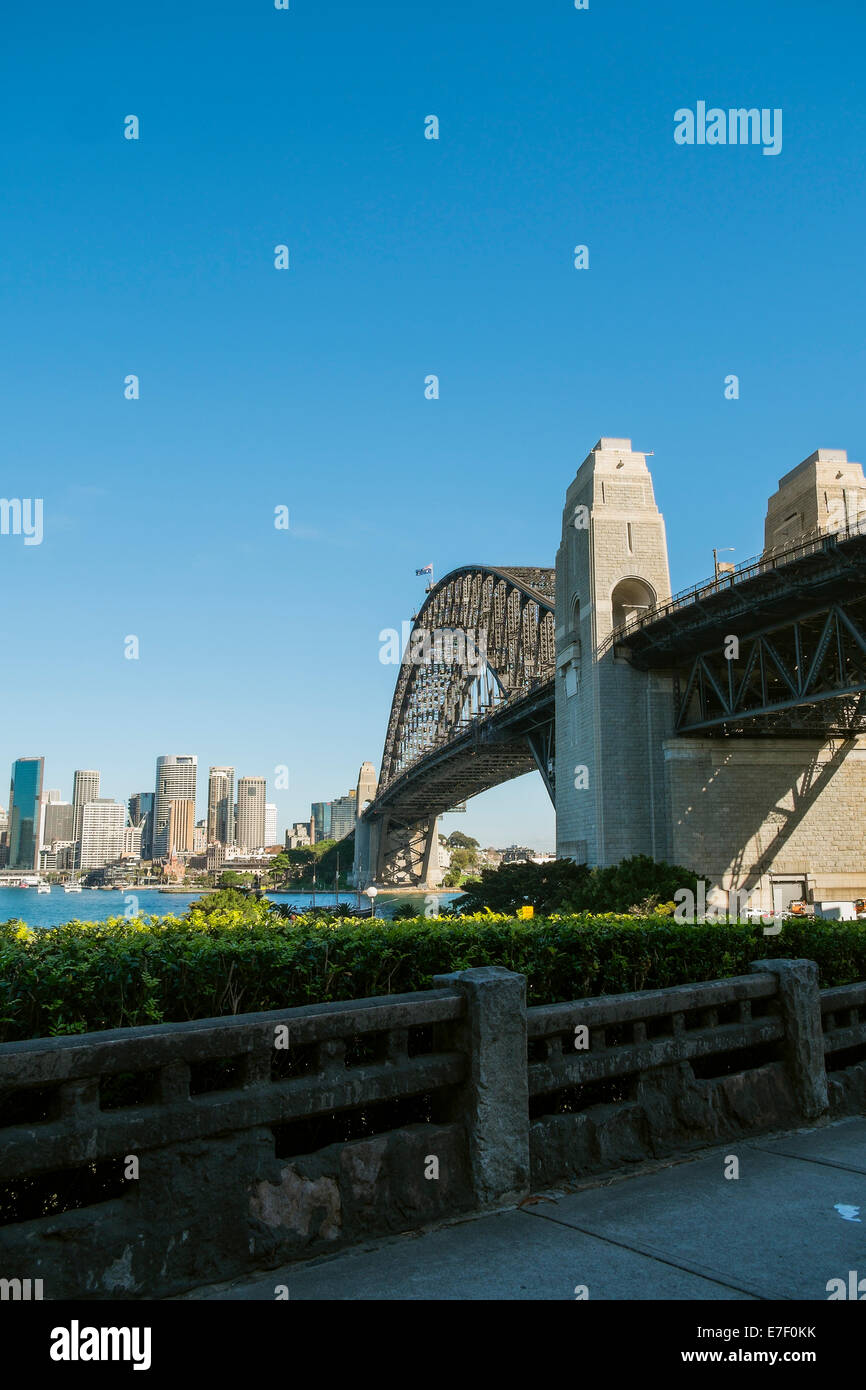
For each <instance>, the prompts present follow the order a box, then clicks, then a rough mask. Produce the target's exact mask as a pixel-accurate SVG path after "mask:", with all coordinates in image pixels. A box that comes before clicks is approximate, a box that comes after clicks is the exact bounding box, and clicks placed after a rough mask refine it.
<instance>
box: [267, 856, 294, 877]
mask: <svg viewBox="0 0 866 1390" xmlns="http://www.w3.org/2000/svg"><path fill="white" fill-rule="evenodd" d="M291 868H292V864H291V860H290V859H289V856H288V854H287V853H286V851H285V850H281V851H280V853H279V854H277V855H275V856H274V858H273V859H272V860H271V862H270V867H269V868H268V875H269V877H271V878H272V879H273V880H274V883H275V884H277V883H285V881H286V879H287V878H288V877H289V874H290V872H291Z"/></svg>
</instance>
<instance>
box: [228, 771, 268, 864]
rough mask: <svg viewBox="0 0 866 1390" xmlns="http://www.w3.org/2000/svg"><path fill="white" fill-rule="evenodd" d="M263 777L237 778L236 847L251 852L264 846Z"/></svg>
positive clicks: (264, 787) (264, 794)
mask: <svg viewBox="0 0 866 1390" xmlns="http://www.w3.org/2000/svg"><path fill="white" fill-rule="evenodd" d="M266 795H267V791H266V784H265V779H264V777H239V778H238V823H237V830H236V832H235V839H236V841H237V846H238V849H240V850H244V851H246V853H248V854H249V853H251V852H252V851H253V850H257V849H264V846H265V796H266Z"/></svg>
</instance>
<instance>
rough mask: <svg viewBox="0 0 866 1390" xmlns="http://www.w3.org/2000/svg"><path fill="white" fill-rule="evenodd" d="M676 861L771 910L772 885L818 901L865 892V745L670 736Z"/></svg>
mask: <svg viewBox="0 0 866 1390" xmlns="http://www.w3.org/2000/svg"><path fill="white" fill-rule="evenodd" d="M664 754H665V786H666V795H667V798H668V801H669V804H670V808H671V837H672V844H671V859H672V861H673V862H674V863H676V864H684V865H686V866H687V867H689V868H691V867H694V868H695V869H696V870H697V872H698V873H701V874H703V875H705V876H706V877H707V878H709V879H710V880H711V881H712V882H713V883H714V884H716V885H718V886H720V887H721V888H723V889H725V890H727V889H730V888H738V889H746V890H748V891H749V892H750V893H752V894H753V897H752V902H753V905H754V906H756V907H758V906H760V907H765V908H769V909H772V907H773V880H774V879H776V880H778V879H782V878H785V877H789V878H795V879H802V880H803V882H804V883H805V885H806V891H807V894H808V895H809V897H810V898H811V900H813V901H816V902H822V901H833V900H835V899H853V898H858V897H864V896H866V817H864V814H863V807H864V805H866V739H858V740H856V742H853V743H849V744H847V745H843V744H840V743H836V744H835V745H832V744H822V743H820V742H816V741H813V740H811V741H810V740H806V739H751V740H750V739H696V738H688V739H685V738H682V739H670V740H668V741H666V742H665V745H664Z"/></svg>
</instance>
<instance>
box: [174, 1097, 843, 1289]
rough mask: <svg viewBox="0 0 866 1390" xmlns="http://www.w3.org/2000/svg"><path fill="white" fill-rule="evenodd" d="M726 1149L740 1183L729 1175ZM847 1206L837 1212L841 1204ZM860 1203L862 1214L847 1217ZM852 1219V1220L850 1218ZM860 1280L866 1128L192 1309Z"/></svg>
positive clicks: (521, 1215) (465, 1227)
mask: <svg viewBox="0 0 866 1390" xmlns="http://www.w3.org/2000/svg"><path fill="white" fill-rule="evenodd" d="M728 1155H735V1156H736V1157H737V1158H738V1160H739V1177H738V1178H736V1179H733V1178H726V1177H725V1170H726V1167H727V1168H728V1170H729V1171H730V1168H731V1165H730V1164H729V1163H726V1157H727V1156H728ZM838 1207H841V1208H843V1210H842V1211H841V1212H840V1211H839V1210H838V1209H837V1208H838ZM856 1208H859V1210H852V1209H856ZM854 1217H859V1218H860V1219H859V1220H855V1219H852V1218H854ZM850 1270H857V1271H858V1278H866V1119H859V1118H857V1119H852V1120H842V1121H838V1122H836V1123H834V1124H828V1125H823V1126H821V1127H819V1128H810V1129H801V1130H796V1131H793V1132H790V1133H788V1134H784V1135H773V1136H770V1137H767V1138H757V1139H751V1140H747V1141H745V1142H743V1143H740V1144H728V1145H726V1146H723V1147H719V1148H717V1149H713V1150H710V1151H707V1150H704V1151H702V1152H701V1154H700V1155H699V1156H698V1157H690V1158H688V1159H684V1160H678V1161H675V1162H673V1163H667V1164H666V1165H664V1166H661V1165H658V1166H656V1167H655V1168H654V1169H653V1170H652V1171H646V1170H644V1171H642V1172H640V1173H636V1174H631V1175H626V1176H618V1175H617V1176H614V1177H611V1178H605V1179H603V1180H600V1181H599V1182H598V1183H597V1184H595V1185H593V1186H587V1187H583V1188H582V1189H581V1190H580V1191H571V1192H568V1191H564V1190H562V1189H560V1190H557V1191H555V1192H554V1191H550V1192H546V1193H544V1194H536V1195H535V1196H533V1197H532V1198H530V1199H528V1200H527V1201H526V1202H524V1203H523V1204H522V1205H521V1206H520V1207H519V1208H517V1209H514V1208H512V1209H510V1210H506V1211H500V1212H495V1213H492V1214H490V1215H485V1216H478V1217H474V1218H471V1219H466V1220H461V1221H458V1222H452V1223H451V1224H449V1225H444V1226H440V1227H438V1228H436V1229H435V1230H428V1231H425V1232H423V1233H421V1234H417V1235H403V1236H396V1237H392V1238H390V1239H387V1240H383V1241H379V1242H376V1243H375V1244H369V1245H366V1246H364V1247H361V1248H358V1249H355V1250H351V1251H347V1252H345V1253H343V1254H338V1255H334V1256H329V1257H325V1258H320V1259H318V1260H314V1261H307V1262H305V1263H303V1264H290V1265H286V1266H284V1267H283V1268H282V1269H277V1270H270V1271H268V1272H267V1273H262V1274H260V1275H256V1276H254V1277H251V1278H246V1279H242V1280H235V1281H234V1282H232V1283H230V1284H221V1285H214V1286H211V1287H208V1288H201V1289H196V1290H194V1291H193V1292H192V1293H188V1294H184V1295H182V1297H183V1298H184V1299H187V1300H190V1299H194V1300H198V1299H207V1300H213V1299H218V1300H234V1299H244V1300H256V1301H258V1300H267V1301H273V1300H274V1298H275V1289H276V1288H277V1286H279V1285H285V1286H286V1287H287V1288H288V1291H289V1298H290V1299H302V1300H303V1299H322V1300H331V1299H334V1300H338V1301H339V1300H345V1299H374V1300H375V1299H419V1300H423V1299H461V1300H474V1299H505V1300H518V1299H567V1300H573V1299H574V1298H575V1297H576V1296H577V1295H576V1289H577V1288H578V1286H585V1287H586V1289H587V1294H585V1295H583V1296H584V1297H586V1296H588V1297H589V1298H590V1299H596V1300H598V1299H606V1300H610V1299H707V1300H725V1299H733V1300H737V1299H739V1300H752V1299H818V1300H826V1299H827V1297H828V1294H827V1282H828V1280H830V1279H836V1278H841V1279H843V1280H844V1281H845V1283H846V1285H847V1283H848V1275H849V1271H850Z"/></svg>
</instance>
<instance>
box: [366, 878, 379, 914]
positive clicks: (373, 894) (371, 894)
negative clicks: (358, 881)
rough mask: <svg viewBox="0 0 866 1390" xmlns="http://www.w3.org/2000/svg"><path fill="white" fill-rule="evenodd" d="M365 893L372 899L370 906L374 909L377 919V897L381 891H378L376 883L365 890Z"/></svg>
mask: <svg viewBox="0 0 866 1390" xmlns="http://www.w3.org/2000/svg"><path fill="white" fill-rule="evenodd" d="M364 892H365V894H366V895H367V897H368V898H369V899H370V905H371V907H372V909H373V916H374V917H375V916H376V898H377V896H378V894H379V890H378V888H377V887H376V885H375V884H374V883H371V884H370V887H369V888H365V889H364Z"/></svg>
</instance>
